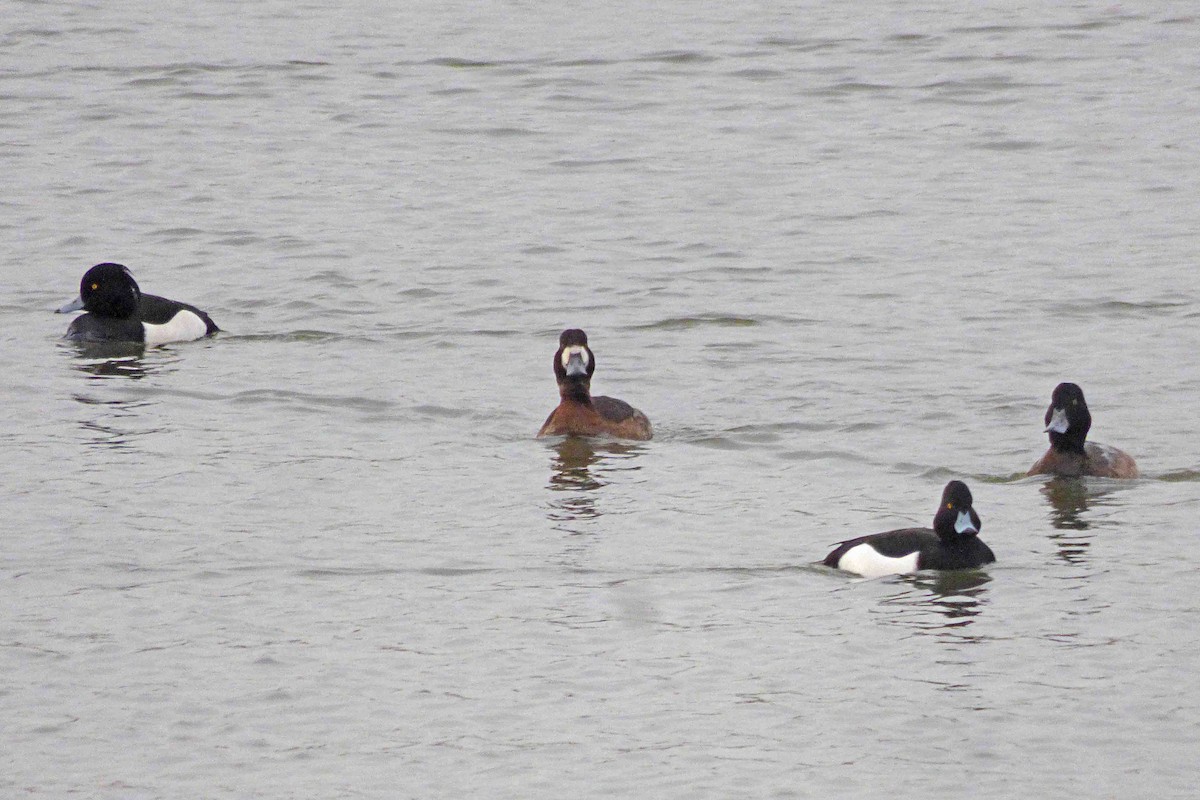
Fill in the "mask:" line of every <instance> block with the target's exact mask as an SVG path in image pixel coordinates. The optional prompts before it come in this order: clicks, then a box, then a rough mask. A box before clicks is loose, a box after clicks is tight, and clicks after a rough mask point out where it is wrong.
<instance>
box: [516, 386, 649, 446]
mask: <svg viewBox="0 0 1200 800" xmlns="http://www.w3.org/2000/svg"><path fill="white" fill-rule="evenodd" d="M605 434H607V435H609V436H619V437H620V438H622V439H639V440H643V441H644V440H646V439H649V438H651V437H652V436H653V435H654V431H653V429H651V427H650V420H648V419H647V418H646V415H645V414H643V413H642V412H640V411H638V410H637V409H636V408H634V407H633V406H631V405H629V403H626V402H625V401H624V400H616V399H614V398H612V397H604V396H603V395H601V396H600V397H592V398H590V401H589V402H586V403H584V402H580V401H578V400H574V399H572V398H569V397H564V398H563V399H562V401H561V402H560V403H559V404H558V407H557V408H555V409H554V410H553V411H551V412H550V416H549V417H546V424H544V425H542V429H541V430H540V431H538V436H570V435H573V436H603V435H605Z"/></svg>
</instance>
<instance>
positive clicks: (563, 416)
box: [538, 328, 654, 441]
mask: <svg viewBox="0 0 1200 800" xmlns="http://www.w3.org/2000/svg"><path fill="white" fill-rule="evenodd" d="M595 371H596V359H595V356H593V355H592V351H591V349H590V348H589V347H588V343H587V334H586V333H584V332H583V331H581V330H579V329H577V328H570V329H568V330H565V331H563V332H562V335H561V336H560V337H559V339H558V350H557V351H556V352H555V353H554V377H555V379H556V380H557V381H558V396H559V398H560V400H559V403H558V407H557V408H555V409H554V410H553V411H551V412H550V416H549V417H547V418H546V422H545V424H544V425H542V429H541V430H540V431H538V436H606V435H607V436H616V437H619V438H622V439H637V440H642V441H645V440H647V439H649V438H651V437H652V436H653V435H654V431H653V430H652V429H651V427H650V420H649V419H647V418H646V415H645V414H643V413H642V412H641V411H638V410H637V409H636V408H634V407H633V406H631V405H629V403H626V402H625V401H624V400H617V399H616V398H613V397H604V396H603V395H602V396H600V397H592V393H591V387H592V373H593V372H595Z"/></svg>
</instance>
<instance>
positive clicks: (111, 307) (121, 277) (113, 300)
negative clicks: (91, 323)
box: [79, 262, 142, 319]
mask: <svg viewBox="0 0 1200 800" xmlns="http://www.w3.org/2000/svg"><path fill="white" fill-rule="evenodd" d="M79 298H80V300H82V301H83V309H84V310H85V311H87V312H89V313H91V314H95V315H96V316H97V317H113V318H115V319H128V318H130V317H132V316H134V315H135V314H136V313H137V310H138V304H139V303H140V302H141V299H142V292H141V290H140V289H138V285H137V281H135V280H134V279H133V275H131V274H129V270H128V269H127V268H126V267H125V266H123V265H121V264H113V263H111V262H106V263H104V264H97V265H96V266H94V267H92V268H91V269H89V270H88V271H87V272H85V273H84V275H83V280H81V281H80V282H79Z"/></svg>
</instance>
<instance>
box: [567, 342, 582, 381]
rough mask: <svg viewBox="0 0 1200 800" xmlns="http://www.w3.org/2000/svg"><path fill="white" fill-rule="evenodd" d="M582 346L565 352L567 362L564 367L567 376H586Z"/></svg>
mask: <svg viewBox="0 0 1200 800" xmlns="http://www.w3.org/2000/svg"><path fill="white" fill-rule="evenodd" d="M585 359H586V356H585V355H584V351H583V350H582V348H572V349H571V350H570V351H568V353H567V363H566V364H564V365H563V366H564V368H565V369H566V371H567V377H568V378H586V377H587V361H586V360H585Z"/></svg>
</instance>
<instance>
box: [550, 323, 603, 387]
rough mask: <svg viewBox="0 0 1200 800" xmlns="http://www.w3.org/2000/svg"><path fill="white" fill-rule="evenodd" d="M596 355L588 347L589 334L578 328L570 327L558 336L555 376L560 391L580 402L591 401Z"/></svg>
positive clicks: (555, 354)
mask: <svg viewBox="0 0 1200 800" xmlns="http://www.w3.org/2000/svg"><path fill="white" fill-rule="evenodd" d="M595 371H596V357H595V356H594V355H593V354H592V350H591V348H590V347H588V340H587V334H586V333H584V332H583V331H581V330H579V329H578V328H568V329H567V330H565V331H563V332H562V335H560V336H559V337H558V350H557V351H555V353H554V377H555V379H556V380H557V381H558V389H559V393H560V394H561V395H562V396H563V397H564V398H566V397H569V398H571V399H573V400H578V401H580V402H590V401H591V383H592V373H594V372H595Z"/></svg>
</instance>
